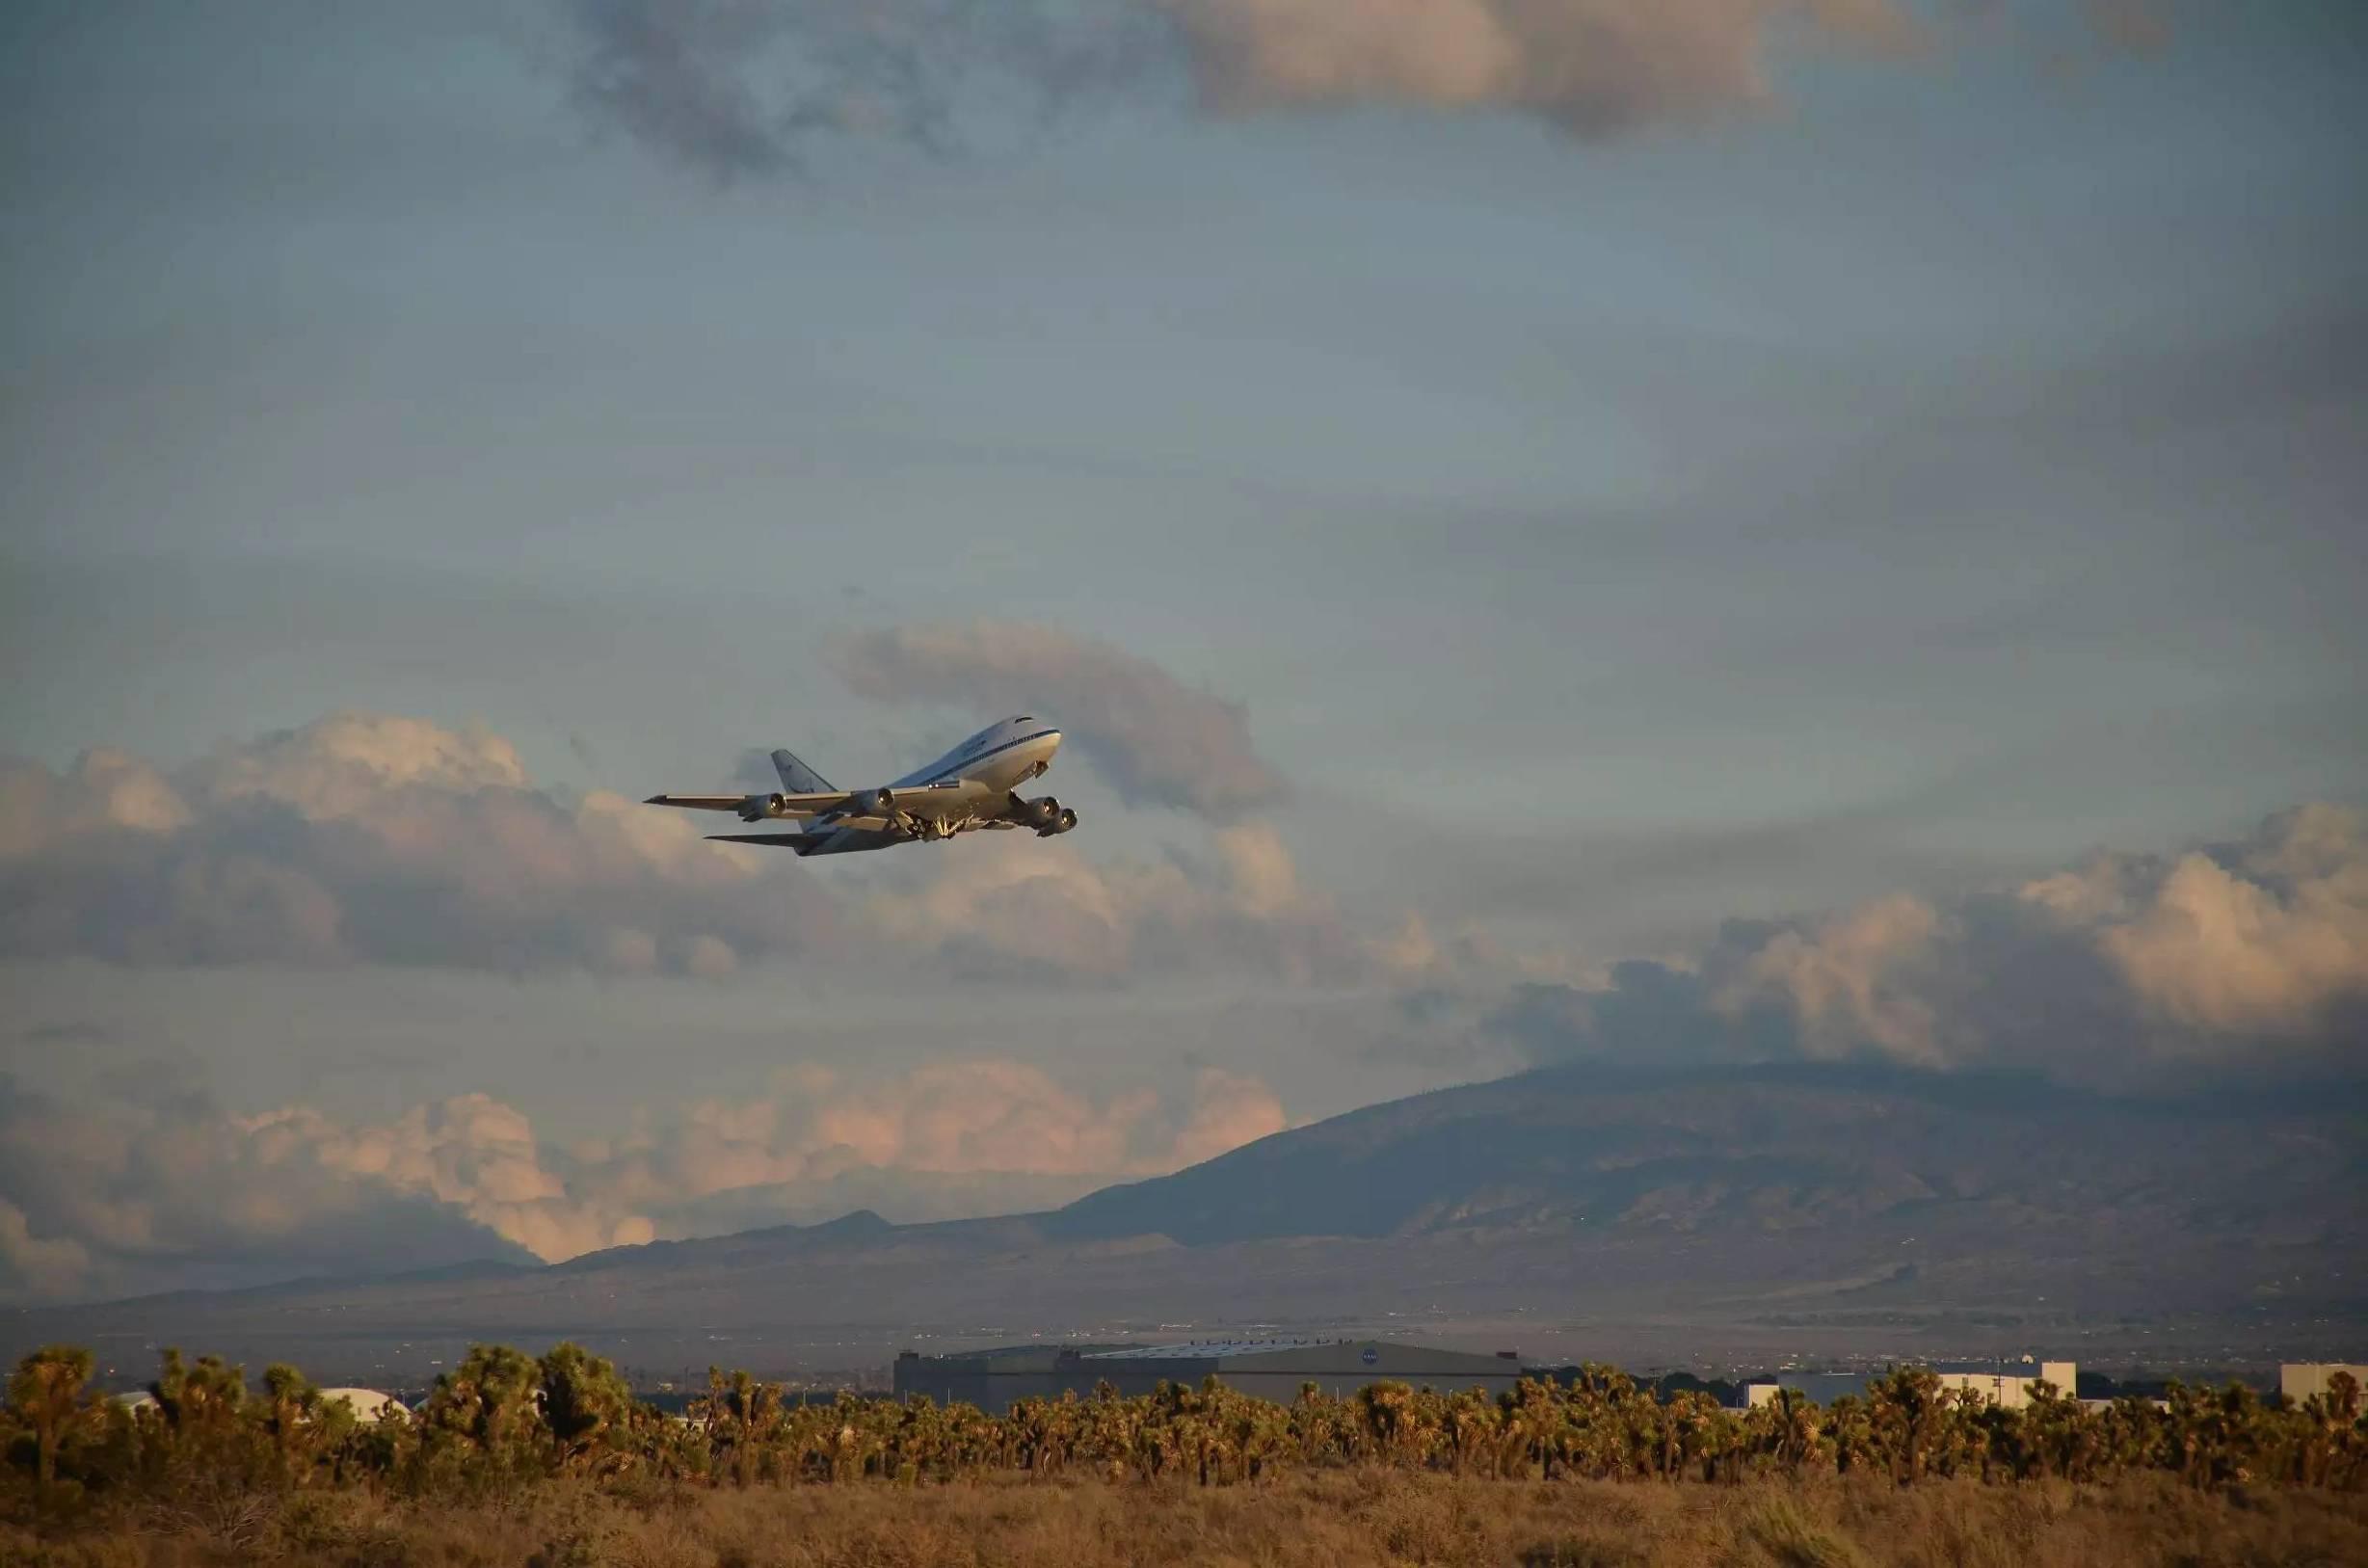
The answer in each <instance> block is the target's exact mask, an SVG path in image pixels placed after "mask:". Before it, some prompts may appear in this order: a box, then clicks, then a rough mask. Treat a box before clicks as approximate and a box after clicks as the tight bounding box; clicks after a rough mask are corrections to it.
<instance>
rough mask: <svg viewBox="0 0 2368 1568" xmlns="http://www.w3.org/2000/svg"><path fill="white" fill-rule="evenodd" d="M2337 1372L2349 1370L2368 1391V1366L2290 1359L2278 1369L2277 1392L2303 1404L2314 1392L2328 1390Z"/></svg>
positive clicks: (2290, 1400)
mask: <svg viewBox="0 0 2368 1568" xmlns="http://www.w3.org/2000/svg"><path fill="white" fill-rule="evenodd" d="M2337 1372H2349V1373H2350V1374H2351V1376H2352V1381H2353V1382H2354V1383H2355V1384H2356V1385H2357V1386H2358V1387H2359V1388H2360V1390H2361V1391H2362V1392H2368V1367H2355V1366H2352V1365H2349V1364H2347V1363H2345V1362H2340V1361H2301V1362H2297V1361H2289V1362H2284V1363H2281V1364H2280V1365H2279V1366H2278V1369H2277V1392H2278V1393H2280V1394H2282V1395H2285V1396H2286V1399H2287V1402H2288V1403H2291V1404H2298V1405H2299V1404H2301V1402H2302V1401H2303V1400H2305V1399H2307V1398H2309V1397H2310V1396H2311V1395H2314V1394H2325V1393H2327V1392H2328V1383H2329V1382H2330V1381H2332V1380H2333V1378H2334V1376H2335V1374H2336V1373H2337Z"/></svg>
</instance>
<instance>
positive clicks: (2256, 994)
mask: <svg viewBox="0 0 2368 1568" xmlns="http://www.w3.org/2000/svg"><path fill="white" fill-rule="evenodd" d="M2022 896H2023V897H2024V898H2025V899H2026V900H2027V901H2029V902H2030V903H2032V904H2033V905H2035V906H2036V907H2038V908H2041V909H2044V910H2046V911H2048V912H2050V913H2051V914H2052V915H2054V916H2056V917H2058V918H2060V919H2062V921H2063V922H2064V923H2065V924H2066V925H2067V926H2069V927H2070V928H2072V929H2075V930H2084V931H2089V932H2091V933H2093V934H2094V937H2095V940H2096V941H2097V943H2098V944H2099V945H2100V946H2101V948H2102V949H2103V951H2104V952H2105V953H2106V955H2107V956H2108V957H2110V958H2111V959H2112V961H2113V963H2114V965H2115V968H2116V969H2117V970H2119V971H2120V973H2121V975H2122V977H2123V978H2124V979H2125V980H2126V981H2127V982H2128V984H2129V987H2130V989H2131V991H2132V992H2133V993H2134V994H2135V996H2136V997H2138V999H2139V1001H2140V1003H2141V1004H2142V1006H2143V1007H2144V1008H2145V1009H2146V1010H2147V1011H2148V1012H2149V1013H2150V1014H2152V1015H2153V1016H2156V1017H2158V1018H2161V1019H2165V1020H2168V1021H2171V1022H2175V1023H2181V1024H2185V1025H2188V1026H2191V1027H2193V1028H2195V1029H2197V1030H2203V1031H2210V1032H2213V1033H2218V1034H2223V1035H2238V1034H2274V1035H2280V1036H2289V1037H2295V1036H2303V1037H2306V1036H2309V1035H2311V1034H2313V1033H2315V1032H2317V1031H2318V1030H2320V1029H2322V1028H2324V1027H2325V1025H2326V1022H2327V1015H2328V1009H2329V1008H2331V1007H2335V1006H2337V1005H2339V1004H2341V1003H2342V1002H2344V1001H2346V1000H2347V999H2357V998H2360V997H2363V995H2368V832H2363V827H2362V818H2361V813H2360V812H2358V811H2350V810H2346V809H2344V808H2341V807H2337V806H2331V805H2326V804H2317V805H2309V806H2303V807H2300V808H2298V809H2296V810H2294V811H2287V812H2284V813H2281V814H2280V815H2278V816H2275V817H2273V818H2271V819H2270V820H2269V821H2268V822H2267V823H2265V824H2264V825H2263V827H2262V829H2261V831H2260V832H2259V833H2258V834H2256V835H2255V836H2254V837H2251V838H2249V839H2248V840H2245V841H2243V842H2240V843H2234V844H2226V845H2221V846H2217V847H2215V848H2212V849H2208V850H2195V851H2193V852H2191V853H2188V854H2185V855H2181V856H2179V857H2178V858H2177V859H2175V860H2173V861H2171V862H2170V863H2168V864H2167V865H2166V864H2163V863H2160V862H2156V861H2145V860H2133V859H2130V858H2127V857H2102V858H2100V859H2098V860H2097V861H2095V862H2093V863H2091V864H2089V865H2088V866H2086V867H2083V868H2082V869H2080V870H2077V871H2070V872H2065V873H2063V874H2062V875H2059V876H2054V877H2049V878H2045V879H2042V880H2040V881H2037V882H2034V883H2032V884H2031V885H2030V886H2028V887H2026V888H2024V889H2023V890H2022Z"/></svg>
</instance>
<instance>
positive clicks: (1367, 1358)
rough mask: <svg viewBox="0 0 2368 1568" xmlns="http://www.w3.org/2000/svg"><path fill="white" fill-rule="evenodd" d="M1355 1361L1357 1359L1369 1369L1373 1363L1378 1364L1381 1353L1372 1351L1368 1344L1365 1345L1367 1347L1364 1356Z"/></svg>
mask: <svg viewBox="0 0 2368 1568" xmlns="http://www.w3.org/2000/svg"><path fill="white" fill-rule="evenodd" d="M1357 1359H1358V1360H1359V1361H1361V1362H1363V1363H1365V1365H1367V1366H1368V1367H1370V1366H1372V1365H1373V1364H1374V1363H1376V1362H1378V1361H1379V1360H1381V1352H1380V1351H1378V1350H1376V1349H1374V1348H1373V1347H1372V1346H1371V1345H1370V1344H1369V1345H1367V1346H1366V1347H1365V1354H1363V1355H1361V1356H1359V1357H1358V1358H1357Z"/></svg>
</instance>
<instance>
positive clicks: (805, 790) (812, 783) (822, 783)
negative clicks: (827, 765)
mask: <svg viewBox="0 0 2368 1568" xmlns="http://www.w3.org/2000/svg"><path fill="white" fill-rule="evenodd" d="M773 771H774V772H776V773H778V774H780V775H781V786H782V787H783V788H784V789H786V790H787V791H789V793H791V794H792V795H821V794H827V793H828V792H830V791H831V790H833V789H836V788H838V785H837V784H832V783H831V782H830V781H829V780H828V779H825V778H824V777H822V775H821V774H819V773H816V772H815V771H814V770H813V769H812V768H810V767H808V766H807V765H806V764H805V763H803V762H801V761H799V760H798V759H797V758H796V757H792V756H790V755H789V754H788V753H787V752H775V753H774V754H773Z"/></svg>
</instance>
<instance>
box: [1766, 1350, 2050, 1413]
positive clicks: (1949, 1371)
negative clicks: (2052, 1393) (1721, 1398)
mask: <svg viewBox="0 0 2368 1568" xmlns="http://www.w3.org/2000/svg"><path fill="white" fill-rule="evenodd" d="M1932 1370H1933V1372H1934V1373H1936V1374H1937V1375H1938V1376H1939V1378H1940V1386H1941V1387H1942V1388H1943V1389H1944V1390H1949V1391H1956V1390H1960V1389H1962V1390H1970V1391H1972V1392H1973V1393H1975V1394H1979V1395H1982V1397H1983V1398H1985V1399H1987V1400H1989V1402H1990V1403H1992V1404H1995V1405H2003V1406H2005V1407H2006V1408H2007V1409H2009V1410H2020V1409H2022V1408H2023V1406H2025V1405H2027V1404H2029V1403H2030V1402H2031V1386H2032V1385H2033V1384H2034V1383H2039V1382H2046V1383H2052V1384H2054V1385H2055V1386H2056V1392H2057V1393H2058V1394H2060V1395H2065V1396H2066V1397H2069V1396H2070V1395H2072V1394H2073V1393H2074V1391H2075V1390H2077V1389H2078V1388H2079V1386H2080V1367H2079V1364H2078V1363H2076V1362H2069V1361H2009V1362H1934V1363H1933V1364H1932ZM1881 1375H1883V1374H1880V1373H1867V1372H1779V1373H1777V1374H1776V1375H1775V1376H1774V1377H1772V1378H1760V1379H1754V1380H1753V1381H1751V1382H1750V1383H1747V1384H1745V1385H1744V1387H1743V1404H1744V1406H1745V1408H1747V1409H1754V1410H1756V1409H1758V1408H1759V1407H1760V1406H1761V1405H1764V1404H1769V1403H1772V1402H1774V1400H1775V1397H1776V1391H1777V1390H1778V1389H1792V1390H1793V1391H1795V1392H1796V1393H1798V1394H1801V1395H1806V1396H1807V1397H1808V1398H1809V1399H1810V1400H1811V1401H1812V1402H1813V1403H1816V1404H1821V1405H1826V1404H1831V1403H1833V1401H1834V1400H1836V1399H1838V1398H1840V1397H1841V1396H1842V1395H1846V1394H1847V1395H1852V1396H1853V1397H1856V1398H1861V1399H1863V1398H1865V1397H1866V1394H1867V1389H1868V1387H1869V1386H1870V1385H1871V1384H1873V1383H1875V1382H1876V1380H1877V1379H1878V1378H1879V1377H1880V1376H1881Z"/></svg>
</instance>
